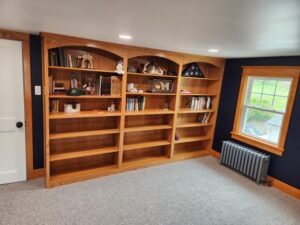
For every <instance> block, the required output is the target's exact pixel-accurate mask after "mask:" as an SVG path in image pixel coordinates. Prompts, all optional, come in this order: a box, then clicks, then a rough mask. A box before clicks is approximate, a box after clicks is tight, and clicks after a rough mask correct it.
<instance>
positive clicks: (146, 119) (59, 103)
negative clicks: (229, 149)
mask: <svg viewBox="0 0 300 225" xmlns="http://www.w3.org/2000/svg"><path fill="white" fill-rule="evenodd" d="M42 38H43V56H44V57H43V67H44V76H43V78H44V79H43V80H44V128H45V153H46V154H45V156H46V157H45V161H46V185H47V187H53V186H57V185H62V184H66V183H71V182H75V181H80V180H84V179H89V178H92V177H97V176H102V175H107V174H113V173H118V172H121V171H126V170H129V169H136V168H140V167H145V166H150V165H156V164H160V163H166V162H172V161H174V160H180V159H185V158H192V157H198V156H201V155H207V154H209V150H210V149H211V144H212V138H213V132H214V127H215V120H216V111H217V107H218V100H219V93H220V84H221V81H222V75H223V64H224V60H222V59H217V58H211V57H201V56H194V55H189V54H182V53H174V52H167V51H160V50H153V49H146V48H140V47H131V46H125V45H118V44H111V43H105V42H100V41H92V40H86V39H80V38H73V37H67V36H62V35H55V34H49V33H43V34H42ZM55 54H58V55H62V54H63V55H64V56H65V57H64V58H63V59H62V58H60V57H59V58H57V59H56V58H55V57H54V56H55ZM83 55H89V56H91V57H92V58H93V60H92V63H93V65H92V66H91V68H82V67H81V64H82V62H81V63H80V62H78V60H76V59H78V58H80V57H81V56H83ZM119 61H123V63H124V74H117V73H116V72H115V69H116V66H117V63H118V62H119ZM149 62H151V63H154V64H157V65H159V67H160V69H162V71H163V72H162V74H153V73H145V71H143V65H145V64H147V63H149ZM192 62H196V63H198V65H199V67H200V68H201V70H202V71H203V73H204V78H194V77H184V76H182V71H184V69H185V68H186V67H187V66H188V65H189V64H190V63H192ZM87 63H88V62H87ZM131 66H133V67H134V68H136V70H135V71H132V70H131V69H130V67H131ZM88 67H89V66H88ZM100 75H101V76H104V77H114V78H115V79H117V80H119V81H120V86H119V89H120V90H119V92H118V94H110V95H107V94H105V95H103V94H102V93H94V94H92V95H91V94H89V95H79V96H69V95H67V94H66V93H64V92H63V93H61V92H59V93H56V92H54V91H53V90H54V89H53V85H52V84H53V81H54V82H55V83H59V84H60V85H63V86H64V88H65V90H69V88H70V87H71V79H72V78H73V79H74V78H75V79H76V81H77V82H78V84H79V86H82V85H83V83H87V81H88V80H97V78H98V77H100ZM160 80H163V81H167V82H169V83H170V85H172V88H171V89H168V91H158V92H156V91H153V90H152V88H153V82H154V81H155V82H157V81H160ZM130 84H134V86H135V88H136V90H137V91H129V90H128V88H127V87H128V85H130ZM169 87H170V86H169ZM181 90H188V91H189V93H182V91H181ZM193 97H209V98H210V99H211V104H210V107H209V108H207V109H197V110H195V109H191V108H190V107H189V101H190V99H191V98H193ZM128 99H138V100H134V102H135V103H134V105H133V108H132V107H131V108H129V107H128V103H129V100H128ZM53 102H54V103H55V104H56V110H58V112H53V108H51V107H53V105H54V104H53ZM112 102H113V103H114V104H115V107H116V110H115V111H113V112H109V111H108V110H107V108H108V107H109V106H110V105H111V103H112ZM66 103H73V104H74V103H80V107H81V109H80V112H76V113H74V112H73V113H65V112H64V104H66ZM130 103H132V102H130ZM50 106H51V107H50ZM131 106H132V105H131ZM50 108H51V110H50ZM208 114H209V118H208V119H207V120H206V121H205V118H204V117H205V116H206V115H208ZM202 121H205V122H202Z"/></svg>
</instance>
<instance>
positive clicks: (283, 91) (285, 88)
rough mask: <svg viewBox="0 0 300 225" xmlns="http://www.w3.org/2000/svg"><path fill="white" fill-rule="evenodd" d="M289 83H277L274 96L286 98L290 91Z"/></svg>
mask: <svg viewBox="0 0 300 225" xmlns="http://www.w3.org/2000/svg"><path fill="white" fill-rule="evenodd" d="M290 86H291V81H278V83H277V88H276V95H281V96H288V95H289V91H290Z"/></svg>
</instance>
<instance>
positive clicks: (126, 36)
mask: <svg viewBox="0 0 300 225" xmlns="http://www.w3.org/2000/svg"><path fill="white" fill-rule="evenodd" d="M119 38H120V39H123V40H131V39H132V37H131V36H130V35H125V34H120V35H119Z"/></svg>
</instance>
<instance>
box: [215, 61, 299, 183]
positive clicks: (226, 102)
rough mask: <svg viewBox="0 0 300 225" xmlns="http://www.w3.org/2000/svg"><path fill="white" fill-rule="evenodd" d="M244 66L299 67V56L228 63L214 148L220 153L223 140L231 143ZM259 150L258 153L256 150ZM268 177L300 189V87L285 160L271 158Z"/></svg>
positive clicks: (284, 155) (280, 157) (272, 156)
mask: <svg viewBox="0 0 300 225" xmlns="http://www.w3.org/2000/svg"><path fill="white" fill-rule="evenodd" d="M241 66H300V56H297V57H270V58H245V59H229V60H227V62H226V66H225V72H224V80H223V85H222V91H221V97H220V104H219V110H218V118H217V124H216V130H215V137H214V143H213V148H214V149H215V150H217V151H220V150H221V145H222V141H223V140H229V139H231V138H230V132H231V131H232V128H233V122H234V117H235V109H236V104H237V99H238V94H239V88H240V82H241V74H242V68H241ZM257 150H259V149H257ZM269 175H271V176H272V177H274V178H276V179H278V180H281V181H283V182H285V183H287V184H290V185H292V186H294V187H297V188H300V84H299V85H298V89H297V94H296V99H295V103H294V109H293V112H292V117H291V120H290V126H289V130H288V135H287V139H286V144H285V152H284V154H283V156H275V155H271V163H270V168H269Z"/></svg>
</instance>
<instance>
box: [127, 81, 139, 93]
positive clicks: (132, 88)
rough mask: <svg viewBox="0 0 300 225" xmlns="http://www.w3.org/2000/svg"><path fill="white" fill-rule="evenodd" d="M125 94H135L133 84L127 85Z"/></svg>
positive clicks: (135, 90)
mask: <svg viewBox="0 0 300 225" xmlns="http://www.w3.org/2000/svg"><path fill="white" fill-rule="evenodd" d="M127 92H131V93H137V88H136V87H135V84H134V83H128V84H127Z"/></svg>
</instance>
